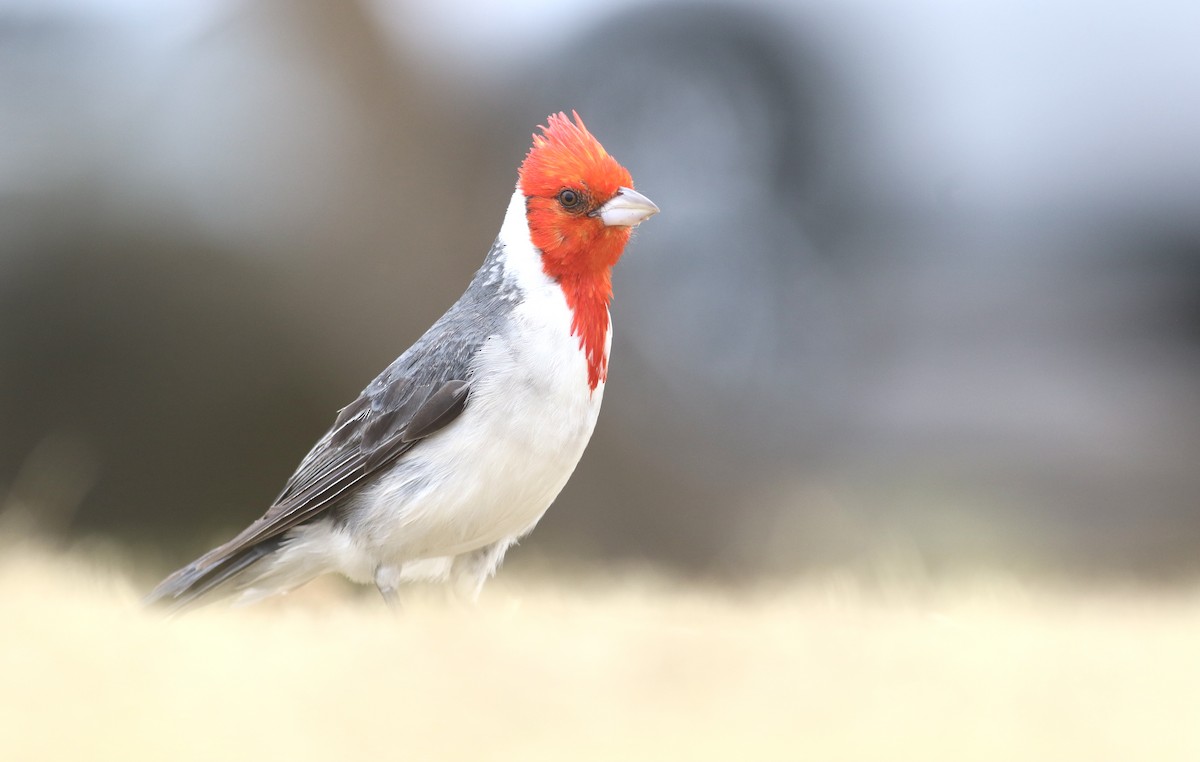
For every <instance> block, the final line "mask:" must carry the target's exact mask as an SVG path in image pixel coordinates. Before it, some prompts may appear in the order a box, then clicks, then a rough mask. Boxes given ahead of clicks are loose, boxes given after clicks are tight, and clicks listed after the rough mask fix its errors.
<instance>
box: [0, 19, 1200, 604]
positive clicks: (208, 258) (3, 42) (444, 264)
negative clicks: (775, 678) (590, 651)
mask: <svg viewBox="0 0 1200 762" xmlns="http://www.w3.org/2000/svg"><path fill="white" fill-rule="evenodd" d="M1197 29H1200V5H1197V4H1195V3H1187V2H1184V1H1183V0H1179V2H1173V3H1172V2H1159V3H1134V2H1131V1H1127V2H1115V3H1104V4H1100V5H1097V4H1095V3H1089V2H1084V1H1083V0H1058V1H1056V2H1035V1H1034V0H1017V1H1016V2H1012V1H1011V0H1005V1H1001V0H980V1H979V2H974V3H968V4H962V3H953V2H945V1H943V2H936V1H934V0H909V1H908V2H904V3H889V2H884V1H883V0H849V1H848V2H846V1H843V0H838V1H837V2H834V1H833V0H810V1H805V0H801V1H800V2H792V1H789V2H779V1H775V0H761V1H760V2H747V3H739V4H728V5H703V4H697V3H676V2H645V1H644V0H643V2H638V3H634V2H632V1H631V0H612V1H611V2H607V3H591V4H579V3H559V2H550V1H549V0H523V1H522V2H516V3H505V4H482V3H481V4H476V3H469V2H462V1H461V0H459V1H455V0H450V1H449V2H442V3H419V2H402V1H399V0H360V1H359V2H341V3H321V2H293V1H291V0H286V1H285V0H258V2H248V1H246V0H177V1H176V2H172V3H169V4H165V3H156V2H151V0H0V500H2V501H3V502H2V503H0V510H2V511H3V515H4V518H3V521H4V522H5V523H6V524H7V525H8V526H9V527H10V528H11V527H13V526H19V527H20V528H21V530H22V531H30V532H35V533H38V534H41V535H44V536H49V537H54V538H60V539H62V540H63V541H65V542H71V541H73V540H77V539H79V538H91V537H103V538H108V539H110V540H113V541H116V542H117V543H119V544H121V545H123V546H128V547H129V548H131V549H136V550H138V551H139V552H142V553H149V554H150V556H149V557H150V558H152V559H155V560H154V561H153V562H154V563H158V564H159V565H161V566H162V567H164V568H165V567H166V566H171V565H175V564H179V563H182V562H184V561H186V560H190V558H191V556H192V555H193V554H194V553H197V552H199V551H202V550H204V549H206V548H207V547H209V546H210V545H211V544H212V543H213V542H214V541H216V540H219V539H224V536H225V535H227V534H229V533H232V532H233V531H235V530H237V529H240V528H241V527H242V526H243V525H244V524H246V523H247V522H248V521H250V520H251V519H253V518H255V517H257V516H258V515H259V514H260V513H261V512H262V511H263V510H265V508H266V507H267V505H268V504H269V502H270V500H271V499H272V498H273V497H274V496H275V494H276V493H277V492H278V490H279V488H280V487H281V485H282V484H283V482H284V480H285V479H286V478H287V477H288V475H289V474H290V473H291V471H292V469H293V467H294V466H295V465H296V463H297V462H298V461H299V459H300V457H301V456H302V455H303V454H304V453H305V452H306V451H307V449H308V447H309V446H310V445H311V444H312V442H313V441H314V440H315V439H316V438H317V437H318V436H320V434H321V433H323V431H324V430H325V428H326V427H327V426H328V425H329V423H330V422H331V421H332V417H333V415H334V413H335V411H336V410H337V409H338V408H339V407H341V406H342V405H344V404H345V403H347V402H349V401H350V400H351V399H353V397H354V396H355V395H356V394H357V392H358V391H359V389H360V388H361V387H362V386H363V385H364V384H365V383H366V382H367V381H369V380H370V379H371V378H372V377H373V376H374V375H375V374H376V373H377V372H378V371H379V370H380V369H382V368H383V367H384V366H385V365H386V364H387V363H388V362H390V361H391V360H392V359H393V358H394V357H395V355H397V354H398V353H399V352H400V351H402V350H403V349H404V348H406V347H407V346H408V345H409V343H411V342H412V341H413V340H415V339H416V338H417V337H418V336H419V335H420V333H421V332H422V331H423V330H424V329H425V328H426V327H427V326H428V325H429V324H430V323H431V322H432V321H433V320H434V319H436V318H437V316H438V315H440V314H441V312H442V311H443V310H444V309H445V308H446V307H448V306H449V305H450V304H451V303H452V301H453V300H454V299H455V298H456V297H457V295H458V294H459V293H460V292H461V291H462V289H463V288H464V287H465V285H466V283H467V281H468V279H469V278H470V276H471V274H472V272H473V271H474V270H475V268H476V267H477V266H478V265H479V263H480V262H481V261H482V258H483V256H484V254H485V253H486V251H487V249H488V246H489V245H490V243H491V242H492V239H493V237H494V236H495V234H496V231H497V230H498V229H499V224H500V220H501V218H502V216H503V213H504V208H505V205H506V203H507V199H508V196H509V194H510V192H511V188H512V185H513V183H514V181H515V171H516V167H517V165H518V163H519V162H520V160H521V159H522V157H523V156H524V153H525V151H526V150H527V148H528V144H529V135H530V133H531V132H532V131H533V129H534V128H535V126H536V125H537V124H539V123H543V122H544V121H545V117H546V115H547V114H549V113H550V112H552V111H558V110H560V109H562V110H567V111H569V110H570V109H572V108H574V109H577V110H578V111H579V112H580V114H581V115H582V116H583V117H584V119H585V120H586V121H587V123H588V126H589V127H590V128H591V130H592V131H593V132H594V133H595V134H596V135H597V136H598V137H599V138H600V140H601V141H602V142H603V143H604V144H605V146H606V147H607V148H608V150H609V151H610V152H612V153H613V155H614V156H616V157H617V158H618V159H619V160H620V161H621V162H622V163H624V164H625V165H626V166H628V167H629V168H630V170H631V171H632V173H633V175H634V177H635V178H636V180H637V184H638V187H639V189H641V190H643V191H644V192H645V193H646V194H647V195H648V196H650V197H651V198H653V199H654V200H655V201H656V202H657V203H658V204H659V205H660V206H661V207H662V209H663V213H662V214H661V215H660V216H658V217H656V218H655V219H654V220H653V221H652V222H651V223H650V224H648V225H646V226H644V228H642V229H641V230H640V231H639V232H638V234H637V238H636V240H635V241H634V243H633V245H632V246H631V247H630V249H629V251H628V252H627V256H626V257H625V259H624V260H623V261H622V262H621V264H620V266H619V268H618V270H617V272H616V286H615V288H616V301H615V303H614V305H613V315H614V322H615V325H616V331H615V338H614V342H613V359H612V375H611V378H610V382H609V385H608V388H607V391H606V393H605V397H606V399H605V409H604V413H603V415H602V416H601V420H600V424H599V426H598V429H597V432H596V435H595V438H594V439H593V442H592V445H591V447H590V449H589V451H588V453H587V455H586V456H585V458H584V460H583V462H582V464H581V465H580V467H579V469H578V471H577V472H576V475H575V477H574V479H573V480H572V481H571V482H570V484H569V485H568V487H567V489H566V490H565V491H564V493H563V494H562V496H561V497H560V498H559V500H558V502H557V503H556V504H555V506H554V507H553V509H552V510H551V511H550V512H549V513H548V514H547V516H546V518H545V519H544V520H543V522H542V524H541V526H540V527H539V529H538V530H537V531H536V532H535V533H534V534H533V535H532V536H531V537H530V538H529V539H528V540H527V541H526V542H525V543H523V546H522V547H521V548H519V549H517V550H515V551H514V552H513V553H511V554H510V563H520V562H521V559H522V558H526V559H528V558H533V557H550V558H551V559H554V560H555V561H556V562H566V561H567V560H568V559H570V560H572V561H582V562H584V563H588V564H596V565H603V564H608V563H615V562H621V563H626V562H633V563H642V562H647V563H652V564H662V565H666V566H668V567H670V568H672V569H674V570H676V571H678V572H679V573H683V574H694V575H706V576H710V577H713V578H717V579H735V578H738V577H741V576H746V575H762V574H785V573H794V572H797V571H805V570H814V569H828V568H871V567H873V566H877V565H881V564H883V565H888V564H896V563H901V564H903V565H906V566H909V567H911V568H914V569H917V570H919V571H922V572H929V573H935V574H936V573H941V572H942V571H943V570H956V569H964V568H979V567H982V568H997V569H1005V570H1013V571H1016V572H1021V573H1038V574H1052V575H1065V576H1078V577H1088V578H1092V577H1098V576H1112V577H1120V578H1125V577H1137V578H1142V579H1148V580H1170V579H1178V578H1181V577H1183V576H1189V575H1194V574H1195V572H1196V571H1197V570H1198V568H1200V561H1198V560H1197V553H1196V548H1197V546H1198V544H1200V501H1198V499H1197V496H1198V495H1200V462H1198V460H1200V458H1198V457H1197V456H1198V455H1200V98H1198V97H1197V93H1198V92H1200V48H1197V46H1196V42H1195V30H1197Z"/></svg>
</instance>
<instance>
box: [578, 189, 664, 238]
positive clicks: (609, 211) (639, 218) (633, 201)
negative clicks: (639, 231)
mask: <svg viewBox="0 0 1200 762" xmlns="http://www.w3.org/2000/svg"><path fill="white" fill-rule="evenodd" d="M592 214H593V215H595V216H596V217H599V218H600V220H601V222H603V223H604V224H605V225H608V226H609V227H612V226H613V225H620V226H621V227H627V228H632V227H636V226H637V224H638V223H639V222H644V221H646V220H648V219H650V217H652V216H654V215H656V214H658V207H657V206H655V205H654V202H653V201H651V200H650V199H648V198H646V197H645V196H643V195H642V194H640V193H638V192H637V191H635V190H634V189H633V188H620V189H618V190H617V195H615V196H613V197H612V198H610V199H609V200H608V202H607V203H605V204H604V206H602V207H600V208H599V209H597V210H596V211H594V212H592Z"/></svg>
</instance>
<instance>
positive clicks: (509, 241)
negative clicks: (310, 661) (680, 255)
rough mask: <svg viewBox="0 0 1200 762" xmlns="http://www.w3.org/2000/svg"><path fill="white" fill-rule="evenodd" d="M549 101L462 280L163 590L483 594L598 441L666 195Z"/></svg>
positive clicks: (193, 598) (172, 593) (178, 593)
mask: <svg viewBox="0 0 1200 762" xmlns="http://www.w3.org/2000/svg"><path fill="white" fill-rule="evenodd" d="M574 117H575V119H574V122H572V121H571V120H569V119H568V118H567V117H566V116H565V115H563V114H561V113H560V114H555V115H552V116H551V117H550V118H549V120H548V122H547V125H546V126H545V127H543V128H542V134H541V135H535V136H534V138H533V147H532V148H531V149H530V151H529V154H528V155H527V156H526V158H525V161H524V162H523V163H522V165H521V168H520V171H519V174H518V182H517V187H516V190H515V191H514V192H513V195H512V198H511V200H510V202H509V205H508V209H507V212H506V213H505V217H504V222H503V225H502V226H501V229H500V234H499V236H498V237H497V239H496V242H495V243H494V244H493V246H492V249H491V251H490V252H489V253H488V256H487V258H486V259H485V260H484V263H483V266H482V267H481V268H480V269H479V271H478V272H477V273H476V274H475V277H474V278H473V279H472V281H471V284H470V285H469V286H468V288H467V290H466V292H464V294H463V295H462V297H460V299H459V300H458V302H456V303H455V305H454V306H453V307H451V308H450V310H448V311H447V312H446V314H445V315H443V316H442V317H441V318H440V319H439V320H438V321H437V322H436V323H435V324H434V325H433V326H432V327H431V328H430V329H429V330H428V331H427V332H426V333H425V335H424V336H422V337H421V339H419V340H418V341H417V342H416V343H415V344H414V345H413V346H412V347H410V348H409V349H408V350H407V351H406V352H405V353H404V354H402V355H401V356H400V357H399V358H398V359H397V360H396V361H395V362H393V363H392V365H390V366H389V367H388V368H387V369H386V370H385V371H384V372H383V373H381V374H380V375H379V376H378V377H377V378H376V379H375V380H374V381H372V382H371V384H369V385H368V386H367V388H366V389H364V390H363V392H362V394H360V395H359V397H358V398H357V399H356V400H355V401H354V402H353V403H351V404H350V405H348V406H347V407H345V408H343V410H342V411H341V414H340V415H339V416H338V419H337V421H335V423H334V425H333V427H332V428H331V429H330V430H329V432H328V433H326V434H325V436H324V437H322V439H321V440H320V441H319V442H318V443H317V444H316V445H315V446H314V447H313V449H312V450H311V451H310V452H309V454H308V455H307V456H306V457H305V459H304V460H303V461H302V462H301V464H300V466H299V468H298V469H297V471H296V473H295V474H293V476H292V478H291V479H290V480H289V481H288V483H287V485H286V486H285V487H284V490H283V492H282V493H281V494H280V496H279V497H278V498H277V499H276V501H275V503H274V504H273V505H272V506H271V508H270V509H269V510H268V511H267V513H266V514H265V515H264V516H263V517H262V518H260V519H259V520H257V521H256V522H254V523H253V524H251V525H250V526H249V527H247V528H246V530H244V531H243V532H242V533H241V534H239V535H238V536H237V537H235V538H234V539H232V540H230V541H229V542H227V543H225V544H224V545H222V546H220V547H218V548H216V549H214V550H213V551H211V552H209V553H208V554H206V555H204V556H202V557H201V558H199V559H197V560H196V561H194V562H192V563H191V564H189V565H188V566H186V567H184V568H182V569H180V570H179V571H177V572H175V573H174V574H172V575H171V576H170V577H168V578H167V579H166V580H164V581H163V582H162V583H161V584H160V585H159V586H158V587H157V588H155V590H154V591H153V592H152V593H151V594H150V597H149V599H150V600H151V601H162V602H164V603H167V604H169V605H172V606H175V607H182V606H187V605H190V604H193V603H195V602H197V601H201V602H202V601H203V600H207V599H209V598H216V597H219V596H223V595H232V594H239V595H240V596H241V598H242V599H243V600H253V599H256V598H260V597H264V596H267V595H271V594H274V593H278V592H286V591H287V590H290V589H292V588H295V587H296V586H298V585H301V584H303V583H304V582H307V581H308V580H310V579H312V578H313V577H316V576H318V575H320V574H324V573H327V572H339V573H341V574H344V575H345V576H347V577H349V578H350V579H352V580H355V581H357V582H363V583H366V582H374V583H375V584H376V585H377V586H378V587H379V589H380V591H381V592H382V593H383V595H384V597H385V598H386V599H388V600H389V601H390V600H393V599H394V597H395V594H396V589H397V587H398V586H399V585H400V583H401V582H403V581H406V580H409V579H416V578H422V579H439V580H446V579H449V580H452V581H453V582H454V583H455V585H456V586H457V587H458V588H459V589H460V591H462V592H463V593H464V594H466V595H467V596H470V597H474V596H475V595H477V594H478V592H479V590H480V589H481V588H482V586H483V583H484V582H485V581H486V580H487V578H488V577H489V576H491V574H493V573H494V572H495V569H496V568H497V566H498V565H499V564H500V562H501V560H502V559H503V557H504V553H505V551H506V550H507V549H508V547H509V546H511V545H512V543H514V542H515V541H516V540H517V539H518V538H520V537H521V536H523V535H524V534H526V533H528V532H529V531H530V530H532V529H533V527H534V525H535V524H536V523H537V521H538V520H539V519H540V518H541V517H542V515H543V514H544V513H545V511H546V509H547V508H548V507H549V506H550V503H551V502H553V500H554V498H555V497H556V496H557V495H558V493H559V491H560V490H561V489H562V488H563V486H564V485H565V484H566V482H567V479H568V478H569V477H570V475H571V473H572V472H573V471H574V469H575V466H576V464H577V463H578V462H579V459H580V457H581V456H582V454H583V450H584V448H585V447H586V446H587V443H588V440H589V439H590V438H591V435H592V430H593V428H594V427H595V424H596V417H597V415H598V414H599V411H600V402H601V399H602V398H603V395H604V384H605V380H606V378H607V374H608V353H609V348H610V346H611V341H612V330H611V322H610V318H609V312H608V305H609V301H610V300H611V297H612V278H611V273H612V267H613V265H615V264H616V262H617V260H618V259H619V258H620V256H621V253H622V252H623V251H624V248H625V245H626V243H627V242H628V240H629V237H630V232H631V229H632V228H633V227H634V226H636V225H637V224H638V223H640V222H642V221H643V220H645V219H646V218H648V217H650V216H651V215H653V214H655V213H656V212H657V211H658V208H657V207H656V206H654V204H653V203H652V202H650V201H649V199H647V198H645V197H644V196H642V195H641V194H639V193H637V192H636V191H634V190H633V189H632V185H633V182H632V179H631V177H630V175H629V173H628V172H627V171H626V170H625V169H624V168H623V167H622V166H621V165H620V164H618V163H617V162H616V160H615V159H613V158H612V157H611V156H609V155H608V153H607V152H606V151H605V150H604V148H603V147H602V146H601V145H600V143H599V142H598V141H597V140H596V139H595V138H594V137H593V136H592V135H591V134H590V133H589V132H588V131H587V129H586V128H585V127H584V125H583V123H582V121H581V120H580V119H579V116H578V114H575V115H574Z"/></svg>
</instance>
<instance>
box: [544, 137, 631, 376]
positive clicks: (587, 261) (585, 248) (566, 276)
mask: <svg viewBox="0 0 1200 762" xmlns="http://www.w3.org/2000/svg"><path fill="white" fill-rule="evenodd" d="M572 115H573V116H574V117H575V121H574V123H572V122H571V121H570V120H568V119H567V117H566V115H565V114H561V113H559V114H553V115H551V116H550V118H549V120H548V122H547V126H546V127H543V128H542V133H543V134H542V135H534V136H533V148H531V149H530V151H529V154H528V156H526V157H525V161H524V163H522V165H521V170H520V186H521V192H522V193H524V194H525V209H526V217H527V219H528V222H529V233H530V237H531V238H532V241H533V245H534V246H536V247H537V248H538V249H539V250H540V251H541V252H542V269H543V270H544V271H545V273H546V275H548V276H550V277H551V278H553V279H554V280H555V281H557V282H558V284H559V286H560V287H561V288H562V290H563V294H564V295H565V296H566V299H567V306H568V307H570V309H571V335H573V336H578V337H579V348H580V350H581V351H582V352H583V353H584V356H585V357H586V358H587V370H588V386H589V387H590V388H591V389H592V390H593V391H594V390H595V389H596V387H597V386H599V385H600V383H601V382H603V381H604V380H605V379H606V378H607V375H608V354H607V352H606V351H605V350H606V347H605V344H606V343H607V338H608V304H609V302H610V301H611V300H612V267H613V265H615V264H616V263H617V260H618V259H620V258H621V253H622V252H623V251H624V250H625V244H626V243H627V242H628V241H629V234H630V229H629V228H627V227H620V226H613V227H609V226H606V225H605V224H604V223H603V222H602V221H601V220H600V219H598V218H597V217H596V216H594V215H590V214H588V212H589V211H594V210H595V209H598V208H599V207H600V206H601V205H602V204H604V203H605V202H606V201H608V200H609V199H611V198H612V197H613V196H615V195H616V194H617V191H618V190H619V189H620V188H621V187H622V186H624V187H630V188H631V187H633V179H632V178H631V177H630V175H629V172H628V171H627V170H626V169H625V168H624V167H622V166H621V165H620V164H618V163H617V161H616V160H615V159H613V158H612V157H611V156H609V155H608V153H607V152H606V151H605V150H604V147H603V146H601V145H600V143H599V141H597V140H596V138H594V137H592V134H591V133H590V132H588V131H587V128H586V127H584V125H583V122H582V120H580V119H579V115H578V114H574V113H573V114H572ZM568 189H569V190H571V191H572V192H574V193H576V194H578V195H579V196H580V198H581V202H580V204H579V206H578V208H574V209H565V208H564V207H563V205H562V204H561V203H560V196H559V194H560V193H562V192H563V191H564V190H568Z"/></svg>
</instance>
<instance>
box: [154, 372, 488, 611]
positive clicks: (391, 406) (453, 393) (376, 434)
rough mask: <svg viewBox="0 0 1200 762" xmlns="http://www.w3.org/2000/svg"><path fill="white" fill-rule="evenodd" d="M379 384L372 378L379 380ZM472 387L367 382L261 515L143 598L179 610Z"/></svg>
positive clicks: (329, 504) (341, 496)
mask: <svg viewBox="0 0 1200 762" xmlns="http://www.w3.org/2000/svg"><path fill="white" fill-rule="evenodd" d="M377 381H378V379H377ZM469 393H470V384H469V383H468V382H467V381H466V380H464V379H457V378H455V379H450V380H448V381H445V382H443V383H441V385H440V386H436V387H435V385H434V384H433V383H430V382H423V383H422V382H418V381H416V380H414V379H412V378H395V379H391V380H390V381H389V382H388V383H386V384H383V385H379V384H377V383H373V384H372V385H371V386H369V387H367V389H366V390H364V391H363V393H362V394H360V395H359V397H358V399H356V400H355V401H354V402H352V403H350V404H349V405H347V406H346V407H345V408H343V409H342V411H341V412H340V414H339V415H338V418H337V421H335V422H334V425H333V428H332V429H330V430H329V432H328V433H327V434H326V435H325V436H324V437H322V438H321V440H320V441H319V442H318V443H317V445H316V446H315V447H314V448H313V449H312V450H311V451H310V452H309V454H308V456H307V457H305V458H304V460H303V461H302V462H301V464H300V467H299V468H298V469H297V470H296V473H295V474H293V475H292V477H291V479H289V480H288V482H287V485H286V486H284V489H283V492H281V493H280V495H279V497H278V498H276V500H275V502H274V503H273V504H272V505H271V507H270V509H268V510H267V512H266V513H265V514H263V516H262V518H260V519H258V520H257V521H255V522H254V523H253V524H251V525H250V526H248V527H246V529H244V530H243V531H242V532H241V533H240V534H238V535H237V536H236V537H234V538H233V539H232V540H230V541H229V542H227V543H225V544H224V545H221V546H219V547H217V548H214V549H213V550H211V551H209V552H208V553H206V554H204V555H203V556H201V557H200V558H198V559H196V560H195V561H193V562H192V563H190V564H188V565H187V566H185V567H183V568H182V569H180V570H178V571H177V572H175V573H174V574H172V575H171V576H169V577H167V578H166V579H165V580H163V581H162V582H161V583H160V584H159V585H158V587H156V588H155V589H154V590H153V591H152V592H151V593H150V595H149V596H148V597H147V603H155V602H159V601H165V602H169V603H170V605H171V606H173V607H175V608H180V607H183V606H186V605H188V604H190V603H192V602H193V601H195V600H196V599H197V598H199V597H200V596H202V595H204V594H205V593H207V592H209V591H210V590H212V589H214V588H216V587H217V586H218V585H220V584H221V583H222V582H225V581H226V580H228V579H230V578H231V577H233V576H234V575H236V574H237V573H238V572H240V571H242V570H243V569H245V568H247V567H248V566H250V565H251V564H253V563H254V562H255V561H257V560H259V559H260V558H262V557H263V556H265V555H268V554H270V553H271V552H272V551H274V550H275V549H277V548H278V547H279V545H280V543H281V541H282V539H283V534H284V532H286V531H287V530H288V529H291V528H292V527H294V526H296V525H297V524H302V523H304V522H306V521H309V520H311V519H313V518H315V517H317V516H319V515H321V514H323V513H325V512H326V511H328V510H330V509H331V508H334V507H336V506H338V505H341V504H342V503H343V502H344V501H345V500H346V498H347V497H349V496H350V495H352V494H353V493H354V492H355V491H356V490H357V489H358V488H360V487H361V486H362V485H363V482H364V481H366V480H369V479H370V478H371V477H372V476H374V475H375V474H377V473H379V472H380V471H381V470H383V469H386V468H387V467H388V466H389V465H391V464H392V463H394V462H396V460H397V459H399V458H400V457H401V456H403V455H404V453H406V452H408V451H409V450H410V449H412V447H413V446H414V445H415V444H417V442H419V441H420V440H421V439H424V438H425V437H428V436H430V435H431V434H434V433H436V432H437V431H439V430H440V429H442V428H443V427H445V426H447V425H448V424H449V423H450V422H452V421H453V420H454V419H456V418H457V417H458V416H459V415H460V414H461V413H462V411H463V410H464V409H466V406H467V399H468V397H469Z"/></svg>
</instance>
